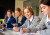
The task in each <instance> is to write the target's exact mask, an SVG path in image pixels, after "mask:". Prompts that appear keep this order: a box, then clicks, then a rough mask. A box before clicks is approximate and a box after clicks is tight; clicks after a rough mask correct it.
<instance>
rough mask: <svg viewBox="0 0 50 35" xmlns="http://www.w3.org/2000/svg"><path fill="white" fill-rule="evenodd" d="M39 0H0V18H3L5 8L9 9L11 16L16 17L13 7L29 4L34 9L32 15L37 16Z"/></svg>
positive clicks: (39, 11)
mask: <svg viewBox="0 0 50 35" xmlns="http://www.w3.org/2000/svg"><path fill="white" fill-rule="evenodd" d="M39 5H40V0H0V19H3V18H4V16H5V14H6V12H7V10H8V9H11V10H12V12H13V14H12V15H13V16H14V17H15V18H16V17H17V16H16V15H15V9H16V8H18V7H19V8H21V10H23V8H24V7H26V6H30V7H31V8H32V9H33V10H34V13H35V14H34V15H35V16H38V15H39V14H40V13H41V8H40V6H39Z"/></svg>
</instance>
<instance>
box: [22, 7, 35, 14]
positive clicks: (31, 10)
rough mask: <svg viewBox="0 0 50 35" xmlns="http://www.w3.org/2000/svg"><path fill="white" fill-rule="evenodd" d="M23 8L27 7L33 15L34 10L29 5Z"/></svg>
mask: <svg viewBox="0 0 50 35" xmlns="http://www.w3.org/2000/svg"><path fill="white" fill-rule="evenodd" d="M24 9H28V10H29V11H30V12H31V13H32V15H34V11H33V9H32V8H31V7H30V6H27V7H25V8H24ZM23 13H24V11H23Z"/></svg>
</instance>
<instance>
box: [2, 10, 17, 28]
mask: <svg viewBox="0 0 50 35" xmlns="http://www.w3.org/2000/svg"><path fill="white" fill-rule="evenodd" d="M14 23H16V20H15V18H14V17H13V16H12V12H11V10H8V11H7V17H6V19H5V21H3V24H7V28H13V24H14Z"/></svg>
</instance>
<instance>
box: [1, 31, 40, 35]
mask: <svg viewBox="0 0 50 35" xmlns="http://www.w3.org/2000/svg"><path fill="white" fill-rule="evenodd" d="M1 33H3V34H5V35H41V34H37V33H24V34H21V33H20V32H15V31H12V30H7V31H3V32H1Z"/></svg>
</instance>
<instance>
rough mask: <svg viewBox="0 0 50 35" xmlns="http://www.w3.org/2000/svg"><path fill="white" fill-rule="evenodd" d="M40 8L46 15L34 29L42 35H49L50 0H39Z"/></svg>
mask: <svg viewBox="0 0 50 35" xmlns="http://www.w3.org/2000/svg"><path fill="white" fill-rule="evenodd" d="M40 6H41V8H42V11H43V13H44V14H46V15H45V16H44V17H43V18H42V20H41V21H40V23H39V25H38V26H37V27H36V28H37V29H38V30H40V32H41V33H42V34H43V35H48V34H49V35H50V33H49V32H50V0H41V2H40ZM45 27H47V28H46V29H45V30H43V31H41V30H42V29H43V28H45Z"/></svg>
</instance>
